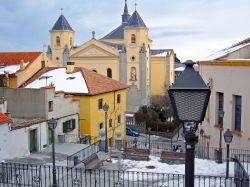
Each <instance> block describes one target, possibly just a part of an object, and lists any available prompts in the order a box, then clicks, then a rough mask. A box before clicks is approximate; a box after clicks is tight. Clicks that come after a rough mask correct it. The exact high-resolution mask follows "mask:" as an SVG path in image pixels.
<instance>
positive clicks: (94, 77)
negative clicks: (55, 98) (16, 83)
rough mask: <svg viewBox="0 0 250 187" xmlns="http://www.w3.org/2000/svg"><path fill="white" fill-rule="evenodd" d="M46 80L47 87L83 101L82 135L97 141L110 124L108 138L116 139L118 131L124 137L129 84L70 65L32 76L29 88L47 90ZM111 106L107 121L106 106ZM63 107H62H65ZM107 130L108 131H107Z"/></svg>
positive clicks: (47, 69) (27, 84)
mask: <svg viewBox="0 0 250 187" xmlns="http://www.w3.org/2000/svg"><path fill="white" fill-rule="evenodd" d="M44 77H49V78H48V80H47V83H48V85H51V86H54V87H55V90H56V91H57V92H64V93H65V94H66V95H68V96H72V97H73V98H74V99H75V100H79V102H80V123H79V124H80V128H79V129H80V130H79V131H80V132H79V133H80V134H81V135H82V136H83V137H91V139H92V140H97V139H98V137H99V130H100V129H102V128H105V125H106V124H105V122H107V130H108V131H107V132H108V138H109V139H111V138H115V136H116V131H117V130H119V131H121V133H122V138H124V135H125V134H124V132H125V129H124V128H125V111H126V89H127V85H125V84H122V83H120V82H118V81H116V80H113V79H110V78H108V77H106V76H103V75H101V74H98V73H95V72H93V71H91V70H88V69H86V68H76V67H74V63H72V62H69V63H68V65H67V68H64V67H62V68H44V69H42V70H40V71H39V72H38V73H37V74H36V75H35V76H33V77H32V78H31V79H30V80H29V81H28V82H27V83H26V86H25V87H26V88H41V87H44V86H45V85H46V84H45V80H44V79H43V78H44ZM105 103H106V104H108V105H109V110H108V111H107V118H106V119H105V111H104V110H103V105H104V104H105ZM62 107H63V106H62ZM105 129H106V128H105Z"/></svg>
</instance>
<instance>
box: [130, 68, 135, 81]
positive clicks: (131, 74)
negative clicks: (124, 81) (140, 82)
mask: <svg viewBox="0 0 250 187" xmlns="http://www.w3.org/2000/svg"><path fill="white" fill-rule="evenodd" d="M130 79H131V81H136V68H135V67H132V68H131V70H130Z"/></svg>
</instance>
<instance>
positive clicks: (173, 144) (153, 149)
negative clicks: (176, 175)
mask: <svg viewBox="0 0 250 187" xmlns="http://www.w3.org/2000/svg"><path fill="white" fill-rule="evenodd" d="M124 146H125V147H127V148H138V149H149V148H150V154H153V155H160V154H161V151H163V150H164V151H165V150H168V151H171V150H172V151H180V152H184V151H185V145H184V142H179V141H169V142H150V144H149V142H144V141H135V140H130V141H125V142H124Z"/></svg>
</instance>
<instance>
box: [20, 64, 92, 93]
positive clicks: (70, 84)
mask: <svg viewBox="0 0 250 187" xmlns="http://www.w3.org/2000/svg"><path fill="white" fill-rule="evenodd" d="M46 81H47V85H51V84H53V86H55V90H56V91H59V90H63V91H64V92H69V93H88V92H89V91H88V87H87V84H86V82H85V80H84V78H83V76H82V73H81V72H76V73H71V74H67V72H66V68H57V69H54V70H51V71H48V72H46V73H44V74H43V75H42V76H41V77H39V78H37V79H36V80H34V81H33V82H31V83H30V84H28V85H27V86H26V87H25V88H41V87H45V86H47V85H46Z"/></svg>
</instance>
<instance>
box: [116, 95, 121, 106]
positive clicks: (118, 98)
mask: <svg viewBox="0 0 250 187" xmlns="http://www.w3.org/2000/svg"><path fill="white" fill-rule="evenodd" d="M119 103H121V94H117V104H119Z"/></svg>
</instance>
